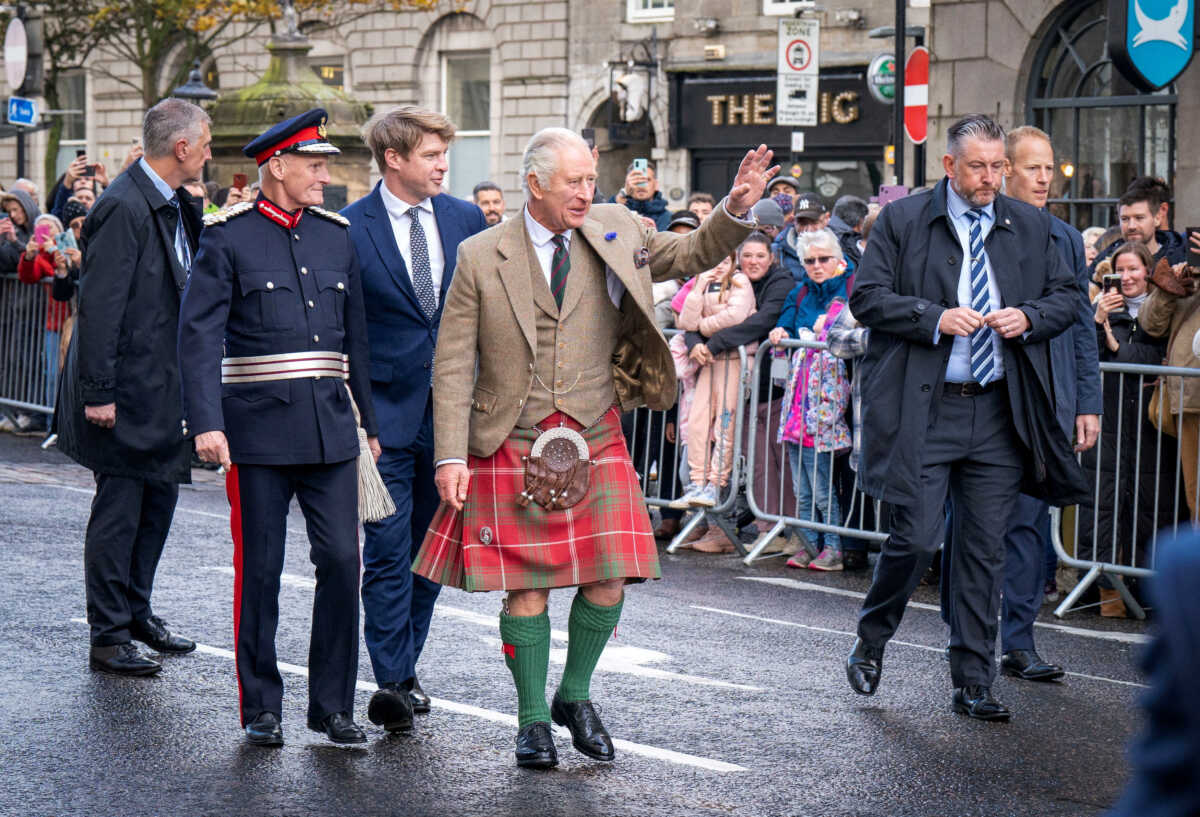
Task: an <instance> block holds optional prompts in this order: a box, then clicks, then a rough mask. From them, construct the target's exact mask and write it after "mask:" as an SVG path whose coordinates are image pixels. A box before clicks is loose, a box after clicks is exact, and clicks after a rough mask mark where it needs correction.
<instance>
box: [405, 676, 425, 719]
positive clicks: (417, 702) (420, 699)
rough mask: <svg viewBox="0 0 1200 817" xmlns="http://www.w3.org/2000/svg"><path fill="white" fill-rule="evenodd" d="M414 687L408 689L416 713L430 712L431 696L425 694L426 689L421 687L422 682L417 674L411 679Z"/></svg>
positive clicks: (409, 698) (409, 700) (410, 701)
mask: <svg viewBox="0 0 1200 817" xmlns="http://www.w3.org/2000/svg"><path fill="white" fill-rule="evenodd" d="M410 680H411V682H412V688H411V689H409V690H408V702H409V703H410V704H412V711H413V714H414V715H428V714H429V696H428V695H426V694H425V690H423V689H421V682H420V681H418V680H417V676H415V675H414V676H413V677H412V678H411V679H410Z"/></svg>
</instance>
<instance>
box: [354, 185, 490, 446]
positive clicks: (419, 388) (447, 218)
mask: <svg viewBox="0 0 1200 817" xmlns="http://www.w3.org/2000/svg"><path fill="white" fill-rule="evenodd" d="M380 184H382V182H380ZM342 215H343V216H345V217H346V218H348V219H349V220H350V240H351V242H352V243H353V244H354V250H355V252H356V253H357V255H358V266H359V270H360V272H361V275H362V284H363V294H364V298H365V301H366V307H367V337H368V340H369V341H370V346H371V395H372V397H373V400H374V403H375V419H376V421H377V422H378V424H379V440H380V443H381V444H382V445H383V446H385V447H387V448H404V447H406V446H408V445H410V444H411V443H412V441H413V440H414V439H415V438H416V436H417V432H418V431H419V430H420V428H421V421H422V419H423V417H424V416H425V412H426V411H427V410H428V408H429V401H430V396H429V395H430V383H431V376H432V367H433V351H434V348H435V347H436V346H437V337H438V326H439V325H440V323H441V319H442V306H443V305H444V304H445V303H446V292H447V290H449V288H450V280H451V278H453V276H454V265H455V262H456V260H457V258H458V245H459V243H460V242H462V240H463V239H465V238H467V237H469V236H472V235H474V234H475V233H477V232H479V231H481V230H483V229H485V228H486V227H487V222H486V221H485V220H484V218H483V211H481V210H480V209H479V208H478V207H476V206H475V205H474V204H472V203H470V202H467V201H463V200H462V199H459V198H455V197H454V196H450V195H447V194H445V193H443V194H441V195H437V196H434V197H433V217H434V218H435V219H436V220H437V225H438V233H439V234H440V236H441V243H442V254H443V256H444V257H445V259H446V266H445V269H444V271H443V272H442V287H441V296H440V297H439V299H438V311H437V312H435V313H434V315H433V319H432V320H430V319H429V318H426V317H425V312H424V311H423V310H422V309H421V305H420V303H419V302H418V301H417V293H416V291H414V290H413V286H412V278H411V277H410V275H409V272H408V268H407V267H406V266H405V264H404V259H403V257H401V255H400V249H399V248H398V247H397V246H396V236H395V233H393V232H392V222H391V219H390V218H389V217H388V214H387V210H385V209H384V206H383V197H382V196H381V195H380V194H379V185H378V184H377V185H376V186H375V189H374V190H372V191H371V192H370V193H369V194H368V195H366V196H364V197H363V198H361V199H359V200H358V201H356V202H354V203H353V204H351V205H350V206H349V207H347V208H346V209H344V210H342Z"/></svg>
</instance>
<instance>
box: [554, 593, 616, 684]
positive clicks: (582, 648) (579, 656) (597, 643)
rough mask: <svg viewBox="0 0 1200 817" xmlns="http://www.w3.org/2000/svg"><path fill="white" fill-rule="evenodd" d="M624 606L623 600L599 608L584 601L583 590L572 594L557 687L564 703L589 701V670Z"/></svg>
mask: <svg viewBox="0 0 1200 817" xmlns="http://www.w3.org/2000/svg"><path fill="white" fill-rule="evenodd" d="M624 603H625V602H624V599H622V600H621V601H619V602H617V603H616V604H614V605H613V606H612V607H601V606H600V605H598V604H593V603H592V602H590V601H588V600H587V599H586V598H584V595H583V593H582V591H581V592H579V593H576V594H575V601H574V602H573V603H572V604H571V618H570V619H569V620H568V622H567V638H568V639H570V640H569V641H568V642H567V665H566V667H565V668H564V669H563V677H562V681H561V682H560V683H559V685H558V694H559V695H560V696H561V697H562V699H563V700H564V701H586V700H589V699H590V697H591V682H592V671H593V670H595V669H596V662H597V661H599V660H600V653H602V652H604V645H605V644H607V643H608V639H609V637H610V636H612V633H613V629H614V628H615V627H616V626H617V622H618V621H619V620H620V618H621V605H622V604H624Z"/></svg>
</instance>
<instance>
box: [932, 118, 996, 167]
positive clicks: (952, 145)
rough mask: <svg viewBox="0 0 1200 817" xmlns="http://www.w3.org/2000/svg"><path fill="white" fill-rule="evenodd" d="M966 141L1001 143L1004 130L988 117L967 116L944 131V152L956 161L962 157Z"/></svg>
mask: <svg viewBox="0 0 1200 817" xmlns="http://www.w3.org/2000/svg"><path fill="white" fill-rule="evenodd" d="M968 139H982V140H984V141H986V142H1003V141H1004V128H1002V127H1000V125H999V124H997V123H996V120H994V119H992V118H991V117H989V116H984V115H983V114H981V113H972V114H967V115H966V116H964V117H963V118H962V119H960V120H958V121H957V122H955V123H954V124H953V125H951V126H950V127H949V128H947V129H946V151H947V152H948V153H949V154H950V155H951V156H953V157H954V158H956V159H957V158H958V157H960V156H962V151H963V147H964V144H965V143H966V141H967V140H968Z"/></svg>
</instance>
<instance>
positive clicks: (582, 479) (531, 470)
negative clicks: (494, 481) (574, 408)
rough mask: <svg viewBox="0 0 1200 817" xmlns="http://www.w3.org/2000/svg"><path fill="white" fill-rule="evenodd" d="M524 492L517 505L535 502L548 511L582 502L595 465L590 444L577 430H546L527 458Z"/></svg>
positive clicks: (527, 504)
mask: <svg viewBox="0 0 1200 817" xmlns="http://www.w3.org/2000/svg"><path fill="white" fill-rule="evenodd" d="M524 459H525V490H524V491H522V492H521V497H520V498H519V499H518V500H517V505H519V506H520V507H522V508H525V507H528V506H529V503H530V502H536V503H537V504H538V505H541V506H542V507H543V508H545V509H546V510H548V511H560V510H563V509H564V508H570V507H571V506H572V505H576V504H578V503H579V501H580V500H581V499H583V498H584V497H585V496H586V495H587V492H588V485H589V483H590V481H591V469H592V465H593V464H594V463H593V462H592V460H591V459H590V458H589V455H588V447H587V441H586V440H585V439H583V435H581V434H580V433H579V432H578V431H574V430H572V429H569V428H567V427H566V426H559V427H557V428H552V429H550V430H548V431H543V432H542V433H541V434H539V435H538V437H537V439H536V440H534V441H533V448H532V450H531V451H530V452H529V456H528V457H525V458H524Z"/></svg>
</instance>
